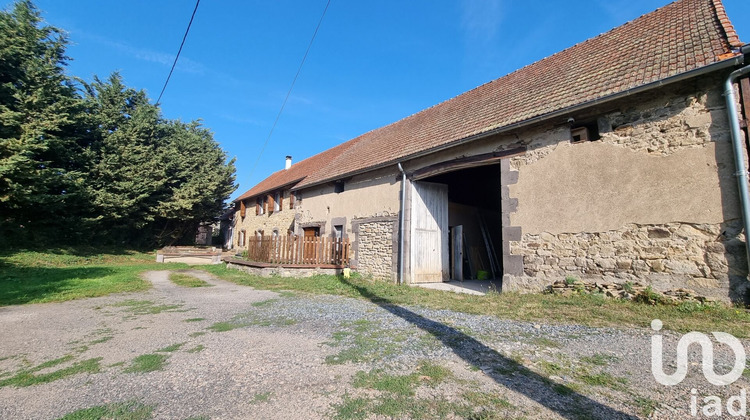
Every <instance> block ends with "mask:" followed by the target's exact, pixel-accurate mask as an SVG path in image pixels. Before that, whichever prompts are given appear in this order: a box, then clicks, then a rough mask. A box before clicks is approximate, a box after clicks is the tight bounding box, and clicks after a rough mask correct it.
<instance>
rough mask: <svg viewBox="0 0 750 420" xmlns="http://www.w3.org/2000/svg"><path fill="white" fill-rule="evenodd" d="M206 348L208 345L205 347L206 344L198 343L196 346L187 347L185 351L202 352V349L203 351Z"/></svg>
mask: <svg viewBox="0 0 750 420" xmlns="http://www.w3.org/2000/svg"><path fill="white" fill-rule="evenodd" d="M205 348H206V347H205V346H204V345H203V344H198V345H197V346H195V347H193V348H191V349H187V350H185V351H187V352H188V353H200V352H202V351H203V349H205Z"/></svg>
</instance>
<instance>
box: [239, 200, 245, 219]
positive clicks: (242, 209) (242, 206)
mask: <svg viewBox="0 0 750 420" xmlns="http://www.w3.org/2000/svg"><path fill="white" fill-rule="evenodd" d="M246 212H247V209H246V208H245V200H242V201H240V216H242V217H245V214H246Z"/></svg>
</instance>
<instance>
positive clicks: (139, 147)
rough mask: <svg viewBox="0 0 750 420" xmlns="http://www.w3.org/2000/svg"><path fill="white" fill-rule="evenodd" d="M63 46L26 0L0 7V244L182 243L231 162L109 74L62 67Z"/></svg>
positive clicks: (231, 171) (227, 181)
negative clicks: (78, 73)
mask: <svg viewBox="0 0 750 420" xmlns="http://www.w3.org/2000/svg"><path fill="white" fill-rule="evenodd" d="M67 43H68V40H67V38H66V36H65V34H64V32H63V31H61V30H60V29H58V28H56V27H53V26H49V25H46V24H44V23H43V21H42V19H41V15H40V12H39V11H38V9H36V7H35V6H34V5H33V3H32V2H31V1H28V0H24V1H18V2H16V3H15V4H14V5H13V6H12V7H11V8H9V10H7V11H2V12H0V244H3V243H4V244H5V245H11V244H17V245H27V244H37V245H76V244H107V245H117V246H158V245H164V244H174V243H178V242H180V241H189V240H190V238H191V237H194V235H195V232H196V229H197V227H198V226H199V225H200V224H201V223H205V222H210V221H213V220H216V218H217V217H218V216H219V215H220V214H221V212H222V211H223V210H224V206H225V202H226V200H227V199H228V198H229V195H230V194H231V193H232V192H234V190H235V189H236V188H237V187H236V185H235V183H234V182H235V166H234V159H232V160H228V159H227V155H226V153H225V152H224V151H223V150H222V149H221V148H220V146H219V145H218V143H217V142H216V141H215V140H214V138H213V134H212V133H211V132H210V131H209V130H208V129H206V128H205V127H202V126H201V124H200V122H199V121H192V122H189V123H185V122H181V121H179V120H169V119H165V118H164V117H163V116H162V115H161V111H160V109H159V106H158V104H152V103H151V102H149V99H148V97H147V95H146V93H145V92H144V91H143V90H136V89H133V88H130V87H128V86H126V85H125V84H124V83H123V79H122V77H121V76H120V75H119V74H118V73H113V74H112V75H110V76H109V77H108V78H106V80H101V79H99V78H98V77H94V80H93V81H91V82H88V83H87V82H85V81H83V80H81V79H79V78H75V77H72V76H69V75H67V74H66V72H65V67H66V64H67V62H68V60H69V58H68V57H67V56H66V55H65V52H66V46H67Z"/></svg>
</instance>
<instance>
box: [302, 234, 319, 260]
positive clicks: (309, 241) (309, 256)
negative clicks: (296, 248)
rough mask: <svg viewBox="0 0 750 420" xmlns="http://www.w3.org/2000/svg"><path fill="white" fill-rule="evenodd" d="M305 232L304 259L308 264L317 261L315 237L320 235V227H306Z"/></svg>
mask: <svg viewBox="0 0 750 420" xmlns="http://www.w3.org/2000/svg"><path fill="white" fill-rule="evenodd" d="M303 230H304V232H305V239H304V242H303V243H304V255H303V258H304V261H305V262H306V263H308V264H311V263H315V262H316V261H315V260H316V258H315V256H316V255H315V251H316V248H317V247H316V246H315V239H316V238H317V237H319V236H320V228H319V227H306V228H304V229H303Z"/></svg>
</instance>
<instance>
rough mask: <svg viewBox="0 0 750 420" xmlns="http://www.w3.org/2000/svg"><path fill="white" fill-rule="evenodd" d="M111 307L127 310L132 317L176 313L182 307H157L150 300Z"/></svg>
mask: <svg viewBox="0 0 750 420" xmlns="http://www.w3.org/2000/svg"><path fill="white" fill-rule="evenodd" d="M112 306H116V307H124V308H127V309H126V310H127V311H128V312H131V313H133V315H155V314H159V313H162V312H176V311H175V310H176V309H179V308H180V307H181V306H182V305H157V304H156V303H154V302H151V301H150V300H132V299H131V300H126V301H123V302H119V303H115V304H114V305H112Z"/></svg>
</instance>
